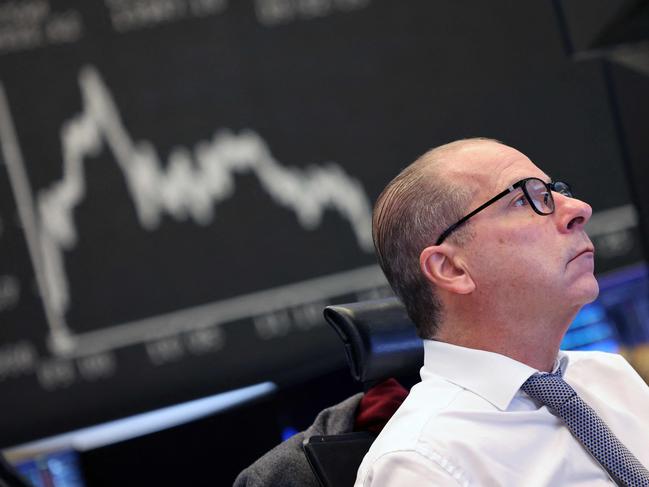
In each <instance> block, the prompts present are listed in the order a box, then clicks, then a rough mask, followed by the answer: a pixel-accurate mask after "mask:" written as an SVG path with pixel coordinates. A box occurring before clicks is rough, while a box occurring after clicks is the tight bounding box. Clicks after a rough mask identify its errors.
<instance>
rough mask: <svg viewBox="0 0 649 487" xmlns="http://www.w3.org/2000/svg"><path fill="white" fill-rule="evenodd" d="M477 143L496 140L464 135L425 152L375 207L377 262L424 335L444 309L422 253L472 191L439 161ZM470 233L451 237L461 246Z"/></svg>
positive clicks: (436, 325)
mask: <svg viewBox="0 0 649 487" xmlns="http://www.w3.org/2000/svg"><path fill="white" fill-rule="evenodd" d="M475 141H492V142H498V141H495V140H493V139H484V138H474V139H464V140H461V141H456V142H451V143H450V144H446V145H443V146H440V147H437V148H435V149H432V150H430V151H428V152H426V153H425V154H424V155H422V156H421V157H419V158H418V159H417V160H416V161H415V162H413V163H412V164H411V165H409V166H408V167H406V168H405V169H404V170H403V171H401V173H400V174H399V175H398V176H397V177H396V178H394V179H393V180H392V181H391V182H390V183H389V184H388V185H387V186H386V188H385V189H384V190H383V192H382V193H381V194H380V195H379V197H378V199H377V201H376V204H375V205H374V214H373V217H372V237H373V239H374V247H375V249H376V254H377V257H378V260H379V264H380V265H381V268H382V269H383V272H384V273H385V276H386V278H387V280H388V282H389V283H390V286H391V287H392V290H393V291H394V292H395V294H396V295H397V296H398V297H399V298H400V299H401V301H402V302H403V304H404V305H405V307H406V311H407V312H408V315H409V316H410V318H411V319H412V321H413V322H414V323H415V325H416V326H417V332H418V334H419V336H420V337H422V338H433V337H434V336H435V334H436V332H437V330H438V328H439V324H440V322H441V321H442V319H443V312H444V310H443V307H442V304H441V302H440V300H439V297H438V295H437V293H436V292H435V289H434V286H433V285H432V284H431V283H430V282H429V281H428V280H427V279H426V277H425V276H424V274H423V273H422V271H421V268H420V265H419V256H420V254H421V252H422V250H424V249H425V248H426V247H428V246H430V245H433V244H434V243H435V241H436V240H437V238H439V236H440V234H441V233H442V232H443V231H444V230H445V229H446V228H448V227H449V226H450V225H452V224H453V223H455V222H456V221H457V220H459V219H460V218H462V217H463V216H464V215H465V213H466V212H467V209H468V206H469V204H470V202H471V199H472V195H473V189H472V188H467V187H465V186H461V185H459V184H458V183H457V182H453V181H451V180H449V179H450V178H448V177H445V176H444V174H443V170H442V169H441V168H440V166H441V161H442V159H443V158H444V156H445V155H446V154H448V153H449V151H450V150H453V149H454V148H457V147H459V146H461V145H464V144H465V143H471V142H475ZM471 236H472V234H471V232H470V230H469V229H468V227H466V226H463V227H460V228H459V229H458V230H456V231H455V232H454V233H453V234H452V235H451V236H450V237H449V240H450V241H452V242H454V243H456V244H458V245H461V244H463V243H465V242H466V241H468V239H470V238H471Z"/></svg>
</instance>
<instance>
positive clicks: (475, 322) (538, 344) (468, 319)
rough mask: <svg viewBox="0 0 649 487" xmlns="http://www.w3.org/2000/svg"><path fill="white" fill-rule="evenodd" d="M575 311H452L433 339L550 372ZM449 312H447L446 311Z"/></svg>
mask: <svg viewBox="0 0 649 487" xmlns="http://www.w3.org/2000/svg"><path fill="white" fill-rule="evenodd" d="M575 314H576V311H575V312H574V313H570V314H566V316H562V317H560V316H553V317H550V316H549V315H548V314H545V315H538V316H537V318H536V319H534V317H533V314H531V313H528V314H526V315H525V316H521V317H515V316H512V314H511V313H500V314H498V313H496V312H493V311H492V312H491V313H479V314H476V315H475V316H466V315H465V316H459V314H458V313H456V314H454V315H451V316H454V317H455V319H452V318H451V319H446V320H444V323H442V324H441V326H440V329H439V332H438V333H437V335H436V336H435V339H436V340H439V341H443V342H447V343H451V344H453V345H459V346H462V347H467V348H474V349H477V350H485V351H488V352H495V353H499V354H501V355H505V356H507V357H510V358H512V359H514V360H517V361H519V362H522V363H524V364H526V365H529V366H530V367H533V368H535V369H537V370H541V371H545V372H551V371H552V369H553V367H554V364H555V360H556V357H557V353H558V352H559V346H560V345H561V340H562V339H563V335H564V334H565V331H566V330H567V328H568V326H569V325H570V323H571V322H572V319H573V318H574V316H575ZM449 315H450V313H449Z"/></svg>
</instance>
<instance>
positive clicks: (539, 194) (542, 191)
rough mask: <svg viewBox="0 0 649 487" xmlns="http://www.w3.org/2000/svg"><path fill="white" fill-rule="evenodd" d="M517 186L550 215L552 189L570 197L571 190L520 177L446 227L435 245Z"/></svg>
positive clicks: (536, 207)
mask: <svg viewBox="0 0 649 487" xmlns="http://www.w3.org/2000/svg"><path fill="white" fill-rule="evenodd" d="M518 188H521V189H522V190H523V194H524V195H525V199H526V200H527V201H528V203H529V204H530V206H531V207H532V209H533V210H534V211H535V212H536V213H538V214H539V215H551V214H552V213H554V198H552V191H556V192H557V193H561V194H562V195H564V196H568V197H569V198H572V190H571V189H570V185H569V184H568V183H564V182H561V181H556V182H552V183H546V182H545V181H542V180H541V179H539V178H525V179H521V180H520V181H518V182H517V183H514V184H512V185H511V186H510V187H509V188H507V189H506V190H505V191H503V192H502V193H499V194H497V195H496V196H494V197H493V198H491V199H490V200H489V201H487V202H486V203H485V204H484V205H480V206H479V207H477V208H476V209H475V210H473V211H472V212H471V213H469V214H468V215H466V216H464V217H462V218H460V219H459V220H458V221H457V222H455V223H454V224H453V225H451V226H450V227H448V228H447V229H446V230H445V231H444V233H442V234H441V235H440V237H439V238H438V239H437V242H435V245H439V244H441V243H442V242H443V241H444V240H445V239H446V237H448V236H449V235H450V234H451V233H452V232H454V231H455V230H457V228H458V227H459V226H461V225H463V224H465V223H466V222H467V220H468V219H469V218H471V217H472V216H475V215H476V214H477V213H479V212H481V211H482V210H484V209H485V208H486V207H488V206H489V205H492V204H493V203H495V202H496V201H498V200H499V199H500V198H502V197H503V196H505V195H507V194H509V193H511V192H512V191H516V190H517V189H518Z"/></svg>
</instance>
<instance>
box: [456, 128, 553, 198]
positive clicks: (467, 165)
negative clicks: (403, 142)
mask: <svg viewBox="0 0 649 487" xmlns="http://www.w3.org/2000/svg"><path fill="white" fill-rule="evenodd" d="M444 159H445V160H444V162H445V171H444V172H445V173H446V176H447V177H448V178H449V179H451V180H453V181H455V182H457V183H461V184H465V185H469V186H471V187H473V188H475V190H476V191H477V192H479V193H481V192H489V193H490V192H493V191H502V190H503V189H505V188H507V187H509V186H511V185H512V184H514V183H515V182H517V181H520V180H521V179H523V178H527V177H539V178H541V179H543V180H544V181H549V180H550V178H549V176H548V175H547V174H545V173H544V172H543V171H542V170H541V169H539V168H538V167H537V166H536V165H535V164H534V163H533V162H532V161H530V159H529V158H528V157H527V156H525V155H524V154H522V153H521V152H519V151H517V150H516V149H514V148H512V147H508V146H506V145H503V144H499V143H497V142H493V141H472V142H469V143H467V144H464V145H461V146H459V147H456V148H455V150H453V151H449V153H448V154H446V157H445V158H444Z"/></svg>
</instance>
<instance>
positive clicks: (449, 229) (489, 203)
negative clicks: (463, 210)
mask: <svg viewBox="0 0 649 487" xmlns="http://www.w3.org/2000/svg"><path fill="white" fill-rule="evenodd" d="M516 187H517V186H516V185H513V186H510V187H509V188H507V189H506V190H504V191H503V192H501V193H498V194H497V195H496V196H494V197H493V198H491V199H490V200H489V201H487V202H486V203H485V204H483V205H480V206H478V207H477V208H476V209H475V210H473V211H472V212H471V213H469V214H468V215H466V216H464V217H462V218H460V219H459V220H458V221H457V222H455V223H454V224H453V225H451V226H450V227H448V228H447V229H446V230H445V231H444V233H442V234H441V235H440V236H439V238H438V239H437V241H436V242H435V245H440V244H441V243H442V242H443V241H444V240H445V239H446V237H448V236H449V235H450V234H451V233H452V232H453V231H455V230H456V229H457V227H459V226H460V225H463V224H464V223H466V221H467V220H468V219H469V218H471V217H473V216H475V214H476V213H479V212H481V211H482V210H484V209H485V208H486V207H487V206H489V205H492V204H493V203H494V202H496V201H498V200H499V199H500V198H502V197H503V196H505V195H506V194H509V193H511V192H512V191H514V190H515V189H516Z"/></svg>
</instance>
